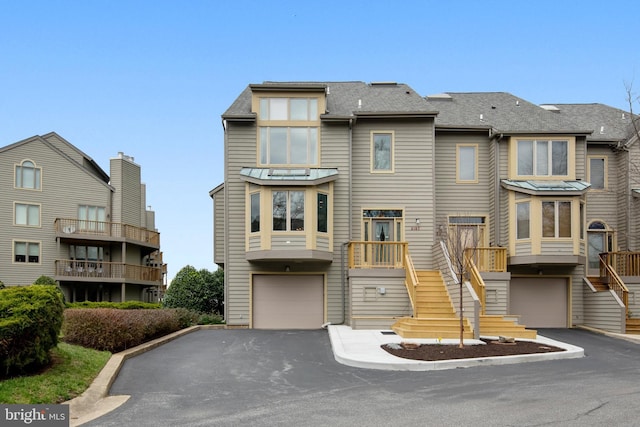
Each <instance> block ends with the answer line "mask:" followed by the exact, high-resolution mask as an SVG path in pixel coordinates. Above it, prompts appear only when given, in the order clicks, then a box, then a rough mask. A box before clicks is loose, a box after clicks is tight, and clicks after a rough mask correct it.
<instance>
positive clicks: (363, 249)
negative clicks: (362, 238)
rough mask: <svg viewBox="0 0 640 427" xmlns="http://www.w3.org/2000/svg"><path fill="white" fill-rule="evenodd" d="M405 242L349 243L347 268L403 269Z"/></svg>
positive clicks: (405, 251) (406, 244)
mask: <svg viewBox="0 0 640 427" xmlns="http://www.w3.org/2000/svg"><path fill="white" fill-rule="evenodd" d="M407 246H408V243H407V242H349V268H404V260H405V254H406V253H407Z"/></svg>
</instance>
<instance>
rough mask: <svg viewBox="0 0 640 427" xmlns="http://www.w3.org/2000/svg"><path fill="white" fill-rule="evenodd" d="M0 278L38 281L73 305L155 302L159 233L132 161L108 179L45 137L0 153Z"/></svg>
mask: <svg viewBox="0 0 640 427" xmlns="http://www.w3.org/2000/svg"><path fill="white" fill-rule="evenodd" d="M0 171H1V172H0V188H1V189H2V190H1V191H0V206H2V208H1V209H0V224H1V225H2V226H1V228H0V241H1V242H2V243H0V280H1V281H2V282H3V283H4V284H5V285H7V286H11V285H29V284H31V283H33V282H34V281H35V280H36V279H37V278H38V277H40V276H42V275H45V276H50V277H52V278H54V279H55V280H56V281H57V282H58V283H59V284H60V286H61V288H62V290H63V292H64V294H65V298H66V300H67V301H69V302H75V301H114V302H120V301H129V300H138V301H147V302H157V301H159V298H160V296H161V294H162V292H163V290H164V287H165V276H166V264H164V263H163V261H162V252H161V250H160V233H159V232H158V230H157V229H156V228H155V212H153V211H152V210H150V209H148V208H147V207H146V206H147V205H146V185H145V184H144V183H142V182H141V168H140V165H138V164H136V163H135V162H134V158H133V157H130V156H127V155H125V154H124V153H118V155H117V156H116V157H114V158H112V159H110V174H109V175H108V174H107V173H106V172H105V171H104V170H102V168H100V166H99V165H98V164H97V163H96V162H95V161H94V160H93V159H92V158H91V157H89V156H88V155H86V154H85V153H83V152H82V151H80V150H79V149H78V148H77V147H75V146H73V145H72V144H71V143H69V142H68V141H66V140H65V139H63V138H62V137H61V136H60V135H58V134H56V133H54V132H52V133H48V134H46V135H42V136H34V137H31V138H27V139H25V140H23V141H19V142H16V143H14V144H11V145H8V146H5V147H3V148H0Z"/></svg>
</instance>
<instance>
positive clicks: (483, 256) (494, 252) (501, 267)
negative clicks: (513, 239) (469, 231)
mask: <svg viewBox="0 0 640 427" xmlns="http://www.w3.org/2000/svg"><path fill="white" fill-rule="evenodd" d="M465 255H466V256H467V257H471V258H472V260H473V263H474V264H475V266H476V267H477V268H478V270H479V271H482V272H486V273H503V272H505V271H507V248H501V247H490V248H467V249H465Z"/></svg>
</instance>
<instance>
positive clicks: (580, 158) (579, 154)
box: [576, 136, 591, 181]
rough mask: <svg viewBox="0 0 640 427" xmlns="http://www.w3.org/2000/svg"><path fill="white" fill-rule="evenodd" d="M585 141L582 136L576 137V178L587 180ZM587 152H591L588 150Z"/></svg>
mask: <svg viewBox="0 0 640 427" xmlns="http://www.w3.org/2000/svg"><path fill="white" fill-rule="evenodd" d="M587 151H588V149H587V142H586V138H585V137H583V136H577V137H576V178H578V179H582V180H584V181H588V177H587ZM589 154H591V153H590V152H589Z"/></svg>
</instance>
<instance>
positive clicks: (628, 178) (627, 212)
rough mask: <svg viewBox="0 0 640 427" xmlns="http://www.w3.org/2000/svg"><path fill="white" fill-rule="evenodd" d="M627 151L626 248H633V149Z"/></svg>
mask: <svg viewBox="0 0 640 427" xmlns="http://www.w3.org/2000/svg"><path fill="white" fill-rule="evenodd" d="M625 152H626V153H627V182H626V185H625V197H626V198H627V208H626V212H625V216H626V220H627V221H626V222H627V229H626V230H625V232H626V234H627V238H626V239H625V241H626V243H627V247H626V249H627V250H631V244H630V243H631V242H630V240H631V198H632V197H633V195H632V194H631V187H632V185H631V151H629V150H625ZM635 246H636V245H635V242H634V247H635Z"/></svg>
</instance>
